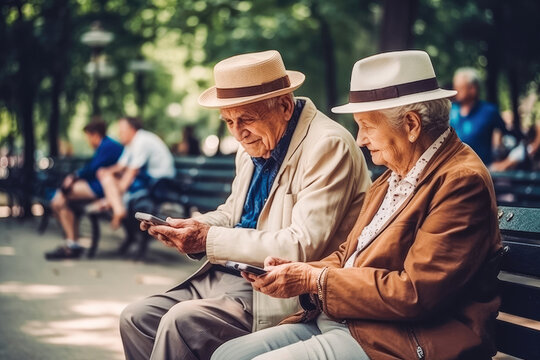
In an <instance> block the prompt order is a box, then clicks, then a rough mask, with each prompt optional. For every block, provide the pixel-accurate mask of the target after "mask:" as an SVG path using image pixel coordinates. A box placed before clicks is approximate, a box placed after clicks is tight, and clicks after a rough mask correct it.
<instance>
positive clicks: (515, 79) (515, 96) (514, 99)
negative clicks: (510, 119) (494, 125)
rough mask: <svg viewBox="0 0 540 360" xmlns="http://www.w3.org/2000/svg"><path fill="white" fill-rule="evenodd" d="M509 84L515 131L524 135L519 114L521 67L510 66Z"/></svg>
mask: <svg viewBox="0 0 540 360" xmlns="http://www.w3.org/2000/svg"><path fill="white" fill-rule="evenodd" d="M507 73H508V84H509V87H510V102H511V107H512V112H513V113H514V123H513V125H514V131H515V132H516V133H517V134H519V135H522V132H521V120H520V116H519V110H518V108H519V69H518V68H517V67H516V66H510V67H509V68H508V72H507Z"/></svg>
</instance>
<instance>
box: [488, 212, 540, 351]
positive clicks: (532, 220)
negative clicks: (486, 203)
mask: <svg viewBox="0 0 540 360" xmlns="http://www.w3.org/2000/svg"><path fill="white" fill-rule="evenodd" d="M499 227H500V229H501V234H502V238H503V245H504V246H505V247H507V253H506V254H505V256H504V257H503V260H502V266H501V273H500V274H499V291H500V294H501V299H502V304H501V308H500V312H501V314H500V316H499V318H498V320H497V324H496V344H497V349H498V350H499V351H500V352H503V353H505V354H508V355H512V356H515V357H519V358H522V359H540V208H519V207H508V206H499Z"/></svg>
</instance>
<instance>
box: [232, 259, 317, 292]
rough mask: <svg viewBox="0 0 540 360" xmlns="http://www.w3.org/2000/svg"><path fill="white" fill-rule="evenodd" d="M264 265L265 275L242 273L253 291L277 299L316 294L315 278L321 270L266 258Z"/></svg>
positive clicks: (306, 265)
mask: <svg viewBox="0 0 540 360" xmlns="http://www.w3.org/2000/svg"><path fill="white" fill-rule="evenodd" d="M264 264H265V267H264V268H265V269H266V270H268V272H267V273H266V274H265V275H261V276H256V275H252V274H248V273H245V272H242V276H243V277H244V278H245V279H246V280H248V281H250V282H251V285H253V288H254V289H255V290H257V291H260V292H262V293H264V294H266V295H270V296H272V297H277V298H290V297H294V296H298V295H301V294H306V293H316V292H317V277H318V275H319V273H320V272H321V270H322V269H318V268H315V267H313V266H311V265H308V264H306V263H302V262H290V261H289V260H284V259H280V258H274V257H267V258H266V259H265V261H264Z"/></svg>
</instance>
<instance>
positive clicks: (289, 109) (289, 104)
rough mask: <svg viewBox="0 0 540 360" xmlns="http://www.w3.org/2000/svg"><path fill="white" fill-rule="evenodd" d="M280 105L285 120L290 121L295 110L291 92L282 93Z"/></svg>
mask: <svg viewBox="0 0 540 360" xmlns="http://www.w3.org/2000/svg"><path fill="white" fill-rule="evenodd" d="M279 106H280V109H281V110H282V111H283V115H284V118H285V121H289V120H290V119H291V117H292V114H293V112H294V101H293V97H292V95H291V94H286V95H281V96H280V97H279Z"/></svg>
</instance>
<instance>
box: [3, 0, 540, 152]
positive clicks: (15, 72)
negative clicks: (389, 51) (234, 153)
mask: <svg viewBox="0 0 540 360" xmlns="http://www.w3.org/2000/svg"><path fill="white" fill-rule="evenodd" d="M518 3H519V6H515V5H516V3H515V2H514V3H508V2H505V1H503V0H490V1H488V0H478V1H472V0H455V1H441V0H419V1H418V9H417V16H416V21H415V23H414V26H413V29H412V31H413V35H414V38H415V46H414V47H415V48H420V49H426V50H427V51H428V52H429V53H430V55H431V56H432V58H433V61H434V66H435V69H436V71H437V75H438V77H439V78H440V79H441V81H440V83H441V84H446V85H448V84H450V83H451V78H452V74H453V72H454V70H455V69H456V68H458V67H460V66H464V65H466V66H474V67H476V68H478V69H480V70H481V71H482V72H483V73H485V74H486V75H488V78H489V76H491V77H495V81H491V82H490V84H491V85H492V89H493V86H495V88H494V89H495V91H498V94H499V95H498V96H496V97H497V98H501V99H502V101H501V105H503V107H506V106H510V104H511V103H512V100H511V95H510V94H511V93H512V92H514V93H516V92H517V93H521V94H523V93H525V92H526V91H527V89H528V87H529V84H530V83H531V82H536V83H538V81H540V79H539V75H538V74H539V73H540V61H539V60H538V59H540V53H539V52H540V47H539V46H538V45H537V44H536V43H535V42H534V40H533V38H534V35H535V34H536V24H537V21H536V19H535V18H536V17H537V14H538V13H539V10H540V5H539V3H538V2H537V1H534V0H520V1H518ZM382 4H383V2H381V1H375V0H340V1H322V0H296V1H293V0H265V1H255V0H243V1H225V0H129V1H128V0H55V1H52V0H48V1H45V0H32V1H24V2H22V1H17V0H9V1H5V2H2V4H1V5H0V46H1V47H0V121H1V123H0V145H1V143H2V142H3V141H4V142H5V141H6V139H8V137H10V138H13V137H15V138H20V136H21V134H20V133H21V129H22V127H21V120H20V119H21V104H22V101H21V96H22V95H21V94H22V93H24V91H23V92H21V91H14V84H20V83H21V79H23V80H24V82H23V83H24V84H26V85H25V86H27V88H26V90H25V91H28V92H29V93H31V92H35V111H34V124H35V129H36V135H37V137H38V139H37V140H38V147H39V148H41V149H46V148H47V147H46V145H45V144H46V143H47V135H48V132H49V124H50V123H49V122H50V121H51V114H52V113H53V105H54V104H55V103H54V101H53V100H52V99H54V93H55V84H61V92H60V95H59V104H60V113H59V134H60V136H61V137H63V138H69V139H70V140H71V141H72V142H74V143H76V146H77V149H76V150H77V151H82V150H83V147H81V146H80V144H83V143H84V142H83V141H82V139H83V136H82V134H81V131H80V130H81V128H82V126H84V124H85V123H86V122H87V121H88V120H89V118H90V114H91V110H92V109H91V105H90V104H91V102H92V101H91V100H92V94H93V88H94V86H95V83H94V81H93V79H92V78H91V76H89V75H88V74H87V73H86V72H85V67H86V65H87V63H88V62H89V61H90V59H91V49H90V48H88V47H87V46H85V45H84V44H82V43H81V41H80V39H81V36H82V34H83V33H85V32H86V31H88V30H89V28H90V25H91V24H92V22H93V21H96V20H99V21H100V22H101V24H102V26H103V28H104V29H106V30H107V31H110V32H112V33H113V34H114V40H113V42H112V43H111V44H110V45H108V46H107V47H106V48H105V49H104V54H105V56H106V59H107V61H108V62H110V63H111V64H113V65H114V66H115V68H116V74H115V75H114V76H113V77H111V78H107V79H102V80H101V82H100V84H101V86H100V89H101V92H100V96H99V104H100V109H101V114H102V116H103V117H104V118H105V120H106V121H108V122H109V123H112V122H114V120H115V119H117V118H118V117H119V116H120V115H121V114H129V115H140V116H142V117H143V119H144V121H145V125H146V126H147V127H148V128H149V129H151V130H153V131H155V132H157V133H158V134H159V135H160V136H162V137H163V138H164V139H165V140H166V142H168V143H169V144H172V143H176V142H178V141H179V140H180V134H181V129H182V127H183V126H185V125H187V124H196V125H197V130H196V131H197V135H199V136H200V137H203V136H206V135H209V134H211V133H216V132H218V129H219V124H220V122H219V120H218V118H217V112H216V111H208V110H204V109H201V108H200V107H199V106H198V105H197V97H198V95H199V94H200V92H201V91H202V90H203V89H204V88H206V87H208V86H210V85H211V84H212V83H213V79H212V71H211V69H212V66H213V65H214V64H215V63H217V62H218V61H219V60H221V59H223V58H226V57H228V56H231V55H235V54H239V53H244V52H250V51H260V50H267V49H277V50H279V51H280V52H281V54H282V55H283V58H284V61H285V64H286V66H287V68H289V69H293V70H299V71H302V72H304V73H305V74H306V76H307V80H306V82H305V84H304V85H303V86H302V87H301V88H300V89H299V90H298V91H297V92H296V93H297V95H305V96H309V97H311V98H312V99H313V100H314V101H315V102H316V104H317V105H318V107H319V108H320V109H321V110H322V111H327V109H328V108H329V107H331V106H333V105H336V103H343V102H345V101H346V100H347V94H348V84H349V76H350V71H351V68H352V65H353V63H354V62H355V61H356V60H358V59H359V58H362V57H365V56H368V55H371V54H374V53H376V52H377V43H378V41H377V35H378V30H379V29H378V28H379V26H380V24H381V18H382V13H383V11H384V8H383V5H382ZM135 59H146V60H148V61H151V62H152V63H153V64H154V68H153V70H152V71H148V72H144V73H135V72H134V71H133V70H132V69H131V68H130V61H132V60H135ZM21 69H24V71H22V72H21ZM493 84H494V85H493ZM512 84H513V85H512ZM17 86H19V85H17ZM23 90H24V89H23ZM488 93H489V89H488ZM506 104H508V105H506ZM334 118H337V119H338V120H339V121H340V122H342V123H344V124H345V125H346V126H348V127H349V128H350V129H351V131H353V130H354V126H353V125H352V121H351V117H350V116H345V117H341V118H339V117H336V116H334ZM112 130H114V128H113V129H112Z"/></svg>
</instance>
